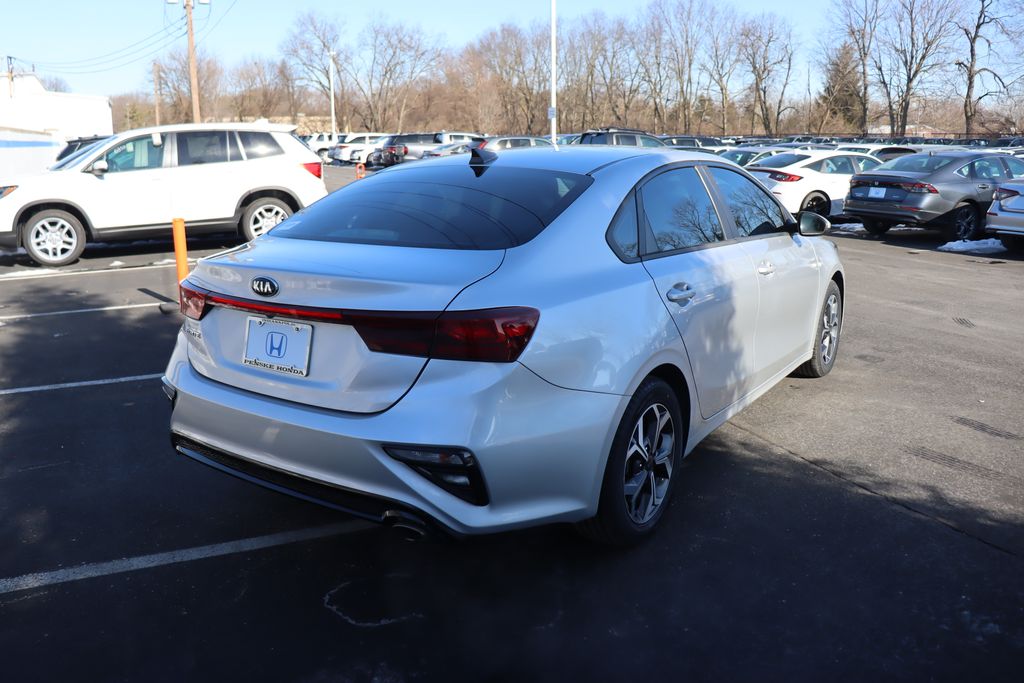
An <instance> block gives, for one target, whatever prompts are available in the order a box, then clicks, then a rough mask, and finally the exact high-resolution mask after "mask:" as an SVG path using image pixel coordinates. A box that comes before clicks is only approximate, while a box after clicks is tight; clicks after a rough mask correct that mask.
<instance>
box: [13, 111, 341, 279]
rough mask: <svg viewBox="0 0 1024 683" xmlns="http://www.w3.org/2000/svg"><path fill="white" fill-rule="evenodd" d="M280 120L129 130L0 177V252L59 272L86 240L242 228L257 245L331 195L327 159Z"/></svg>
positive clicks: (80, 251)
mask: <svg viewBox="0 0 1024 683" xmlns="http://www.w3.org/2000/svg"><path fill="white" fill-rule="evenodd" d="M292 130H293V128H292V127H290V126H280V125H273V124H242V123H235V124H187V125H177V126H158V127H155V128H143V129H139V130H131V131H126V132H124V133H119V134H117V135H115V136H113V137H110V138H107V139H105V140H101V141H99V142H96V143H94V144H93V145H91V146H89V147H86V148H84V149H81V150H79V151H78V152H76V153H75V154H73V155H71V156H69V157H68V158H66V159H64V160H62V161H61V162H60V163H58V164H57V165H55V166H53V167H52V168H51V169H50V170H49V171H47V172H45V173H43V174H41V175H34V176H28V177H25V178H20V179H13V178H4V177H0V248H7V249H15V248H17V247H19V246H23V247H24V248H25V251H27V252H28V255H29V256H30V257H32V259H33V260H35V261H36V262H38V263H40V264H43V265H47V266H61V265H64V264H67V263H71V262H72V261H74V260H75V259H77V258H78V257H79V255H80V254H81V253H82V249H83V248H84V247H85V243H86V241H104V242H107V241H112V240H123V239H142V238H148V237H156V236H163V235H166V234H169V233H170V229H171V221H172V219H174V218H183V219H185V225H186V230H187V232H188V233H189V234H196V233H208V232H224V231H232V230H237V231H239V232H240V233H241V234H242V235H243V236H244V237H245V238H246V239H248V240H251V239H253V238H255V237H258V236H259V235H261V234H263V233H264V232H266V231H267V230H269V229H270V228H272V227H274V226H275V225H277V224H278V223H280V222H281V221H283V220H284V219H285V218H287V217H288V216H290V215H292V213H294V212H296V211H298V210H299V209H302V208H304V207H306V206H308V205H310V204H312V203H313V202H315V201H316V200H318V199H320V198H321V197H323V196H325V195H326V194H327V189H326V187H325V186H324V181H323V178H322V172H323V169H322V167H321V164H320V159H319V158H318V157H317V155H316V154H314V153H313V152H311V151H310V150H309V148H307V147H306V146H305V145H304V144H303V143H302V142H301V141H300V140H299V139H298V138H297V137H295V136H294V135H293V134H292V132H291V131H292Z"/></svg>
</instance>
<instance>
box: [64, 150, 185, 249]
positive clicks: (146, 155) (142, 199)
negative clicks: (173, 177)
mask: <svg viewBox="0 0 1024 683" xmlns="http://www.w3.org/2000/svg"><path fill="white" fill-rule="evenodd" d="M165 142H166V139H165V136H161V135H160V134H159V133H158V134H155V135H140V136H139V137H134V138H128V139H127V140H122V141H120V142H118V143H116V144H115V145H113V146H111V147H109V148H108V149H107V150H105V151H104V152H103V153H102V154H101V155H100V156H99V157H98V158H97V161H100V160H102V161H104V162H106V164H107V170H106V172H103V173H92V174H88V173H87V174H86V175H87V176H88V177H86V178H84V180H85V181H86V182H85V183H83V185H84V186H85V190H86V192H85V196H84V197H83V201H82V209H83V210H84V211H85V212H86V215H87V216H88V217H89V221H90V223H92V226H93V228H95V229H96V230H97V231H98V232H108V233H113V232H118V231H125V230H128V229H136V228H156V227H166V226H169V225H170V224H171V219H172V218H173V216H171V203H170V197H171V189H170V188H169V187H168V184H167V178H168V173H169V172H170V169H168V168H167V167H166V162H167V159H166V158H165V157H166V156H167V155H166V154H165V147H166V145H165V144H164V143H165ZM93 163H95V162H93ZM89 167H91V164H90V166H89ZM89 167H87V168H89Z"/></svg>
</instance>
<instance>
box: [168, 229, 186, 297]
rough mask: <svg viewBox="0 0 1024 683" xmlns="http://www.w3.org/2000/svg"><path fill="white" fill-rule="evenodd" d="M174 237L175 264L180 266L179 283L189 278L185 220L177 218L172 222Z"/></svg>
mask: <svg viewBox="0 0 1024 683" xmlns="http://www.w3.org/2000/svg"><path fill="white" fill-rule="evenodd" d="M171 233H172V234H173V235H174V262H175V264H177V266H178V282H181V281H182V280H184V279H185V278H186V277H188V245H187V244H186V243H185V219H184V218H175V219H174V220H173V221H172V222H171Z"/></svg>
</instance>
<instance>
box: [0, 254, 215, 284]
mask: <svg viewBox="0 0 1024 683" xmlns="http://www.w3.org/2000/svg"><path fill="white" fill-rule="evenodd" d="M194 262H195V261H194V259H189V263H194ZM153 268H174V264H173V263H162V264H160V265H155V266H124V267H122V268H97V269H95V270H71V271H63V270H59V271H49V272H46V273H34V272H32V271H25V270H17V271H14V272H13V273H3V274H0V282H2V281H4V280H13V281H15V282H22V281H24V280H39V279H42V278H47V277H70V276H72V275H95V274H97V273H134V272H137V271H140V270H152V269H153ZM22 273H31V274H26V275H22Z"/></svg>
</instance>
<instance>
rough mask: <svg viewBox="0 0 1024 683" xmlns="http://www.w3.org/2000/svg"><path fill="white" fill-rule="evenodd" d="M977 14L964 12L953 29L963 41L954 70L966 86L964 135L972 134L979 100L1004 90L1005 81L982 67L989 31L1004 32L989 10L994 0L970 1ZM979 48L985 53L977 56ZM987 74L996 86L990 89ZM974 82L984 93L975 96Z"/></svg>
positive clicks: (1000, 19) (1001, 22) (988, 47)
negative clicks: (962, 52) (962, 56)
mask: <svg viewBox="0 0 1024 683" xmlns="http://www.w3.org/2000/svg"><path fill="white" fill-rule="evenodd" d="M974 1H975V3H976V4H975V7H976V8H977V13H976V14H974V13H972V14H967V12H965V16H963V17H961V18H960V19H958V20H957V21H956V28H957V31H958V32H959V33H960V34H962V35H963V37H964V38H965V39H966V40H967V55H966V59H958V60H956V68H957V71H958V72H959V73H960V74H962V75H963V78H964V83H965V85H966V92H965V93H964V133H965V134H966V135H968V136H970V135H973V134H974V129H975V119H976V118H977V116H978V107H979V105H980V104H981V101H982V100H983V99H985V98H986V97H989V96H990V95H996V94H998V93H999V92H1001V91H1002V90H1005V89H1006V82H1005V81H1004V80H1003V78H1002V76H1000V75H999V74H998V73H996V72H995V71H994V70H993V69H991V68H989V67H987V66H982V64H983V63H984V61H985V57H987V56H988V55H990V54H991V52H992V38H991V35H990V33H989V32H990V31H991V32H995V33H997V34H1003V35H1006V34H1007V33H1008V29H1007V25H1006V19H1005V18H1004V17H1002V16H998V15H996V14H994V13H993V9H994V7H993V6H994V5H995V0H974ZM979 50H984V51H985V53H986V54H985V55H980V54H978V53H979ZM985 76H989V77H990V78H991V80H992V81H994V82H995V83H996V84H997V85H998V87H997V88H996V89H994V90H991V89H988V88H986V87H985V86H984V82H983V79H984V77H985ZM978 85H982V87H983V89H984V90H985V92H983V93H982V94H980V95H976V89H977V86H978Z"/></svg>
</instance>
